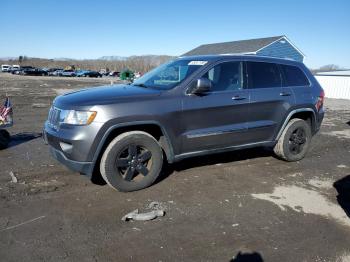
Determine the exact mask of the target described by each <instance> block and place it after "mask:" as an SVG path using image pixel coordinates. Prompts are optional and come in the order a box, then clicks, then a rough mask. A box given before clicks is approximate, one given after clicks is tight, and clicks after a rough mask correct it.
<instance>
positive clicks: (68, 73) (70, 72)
mask: <svg viewBox="0 0 350 262" xmlns="http://www.w3.org/2000/svg"><path fill="white" fill-rule="evenodd" d="M59 76H69V77H74V76H77V74H76V72H75V70H63V71H62V72H61V73H60V75H59Z"/></svg>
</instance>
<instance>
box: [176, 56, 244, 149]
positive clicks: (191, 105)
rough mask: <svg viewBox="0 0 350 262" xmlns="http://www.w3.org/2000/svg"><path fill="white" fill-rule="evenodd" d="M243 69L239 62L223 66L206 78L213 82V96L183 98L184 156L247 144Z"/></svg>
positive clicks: (207, 94)
mask: <svg viewBox="0 0 350 262" xmlns="http://www.w3.org/2000/svg"><path fill="white" fill-rule="evenodd" d="M242 68H243V66H242V63H241V62H237V61H232V62H223V63H220V64H218V65H216V66H214V67H212V68H211V69H210V70H209V71H208V72H206V73H205V74H204V75H203V77H205V78H208V79H209V80H210V81H211V82H212V88H211V91H210V92H208V93H206V94H202V95H194V94H191V95H186V96H184V98H183V112H182V118H181V123H179V124H181V125H183V133H182V135H181V139H182V150H181V151H182V153H188V152H194V151H202V150H210V149H219V148H226V147H230V146H235V145H240V144H245V143H246V141H247V138H248V137H247V125H246V120H247V110H248V107H249V93H248V91H247V90H245V89H243V70H242ZM195 82H196V81H194V82H193V83H192V84H195Z"/></svg>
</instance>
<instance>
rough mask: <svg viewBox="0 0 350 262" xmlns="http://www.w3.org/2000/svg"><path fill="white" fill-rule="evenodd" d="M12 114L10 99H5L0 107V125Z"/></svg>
mask: <svg viewBox="0 0 350 262" xmlns="http://www.w3.org/2000/svg"><path fill="white" fill-rule="evenodd" d="M11 113H12V105H11V102H10V99H9V98H8V97H6V100H5V103H4V105H3V106H2V107H0V123H1V122H5V123H6V122H7V118H8V116H9V115H10V114H11Z"/></svg>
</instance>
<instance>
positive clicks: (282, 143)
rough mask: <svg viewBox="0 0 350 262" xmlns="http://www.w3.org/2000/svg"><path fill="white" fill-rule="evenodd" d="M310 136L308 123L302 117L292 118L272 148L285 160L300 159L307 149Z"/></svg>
mask: <svg viewBox="0 0 350 262" xmlns="http://www.w3.org/2000/svg"><path fill="white" fill-rule="evenodd" d="M311 137H312V135H311V128H310V125H309V124H308V123H307V122H306V121H304V120H302V119H299V118H294V119H292V120H290V121H289V123H288V124H287V126H286V128H285V129H284V130H283V132H282V135H281V137H280V138H279V139H278V142H277V144H276V145H275V147H274V149H273V150H274V152H275V154H276V155H277V156H278V157H280V158H282V159H284V160H286V161H289V162H293V161H298V160H301V159H302V158H304V156H305V155H306V153H307V151H308V149H309V145H310V141H311Z"/></svg>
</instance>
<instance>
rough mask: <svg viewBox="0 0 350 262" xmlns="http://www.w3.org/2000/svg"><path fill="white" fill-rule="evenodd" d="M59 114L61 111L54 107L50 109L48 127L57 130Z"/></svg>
mask: <svg viewBox="0 0 350 262" xmlns="http://www.w3.org/2000/svg"><path fill="white" fill-rule="evenodd" d="M60 113H61V110H59V109H58V108H56V107H51V108H50V111H49V117H48V123H49V126H50V127H52V128H53V129H56V130H57V129H58V126H59V123H60Z"/></svg>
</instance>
